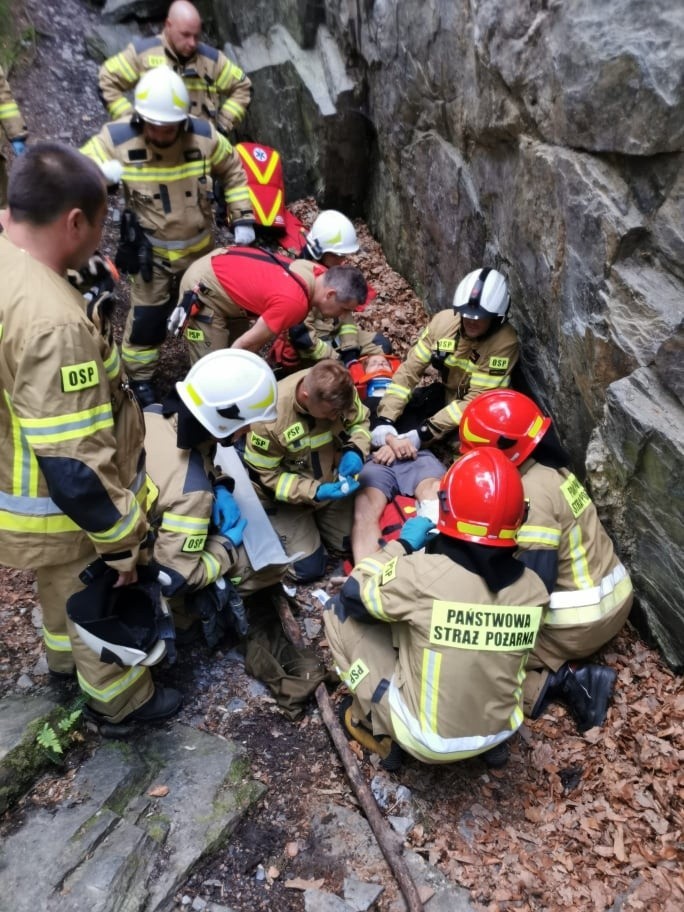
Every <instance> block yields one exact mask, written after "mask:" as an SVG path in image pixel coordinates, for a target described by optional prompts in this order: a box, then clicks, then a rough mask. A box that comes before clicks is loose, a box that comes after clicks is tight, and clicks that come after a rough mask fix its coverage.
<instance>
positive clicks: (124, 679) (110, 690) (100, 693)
mask: <svg viewBox="0 0 684 912" xmlns="http://www.w3.org/2000/svg"><path fill="white" fill-rule="evenodd" d="M146 672H147V669H146V668H145V667H141V666H139V665H136V666H134V667H133V668H130V669H129V670H128V671H127V672H125V673H124V674H122V675H120V676H119V677H118V678H117V679H116V680H115V681H112V683H111V684H110V685H109V686H108V687H102V688H99V687H93V685H92V684H89V683H88V682H87V681H86V679H85V678H84V677H83V675H82V674H81V673H80V671H77V673H76V674H77V677H78V686H79V687H80V688H81V690H82V691H83V692H84V693H86V694H88V696H89V697H93V699H95V700H99V701H100V702H101V703H111V701H112V700H114V699H116V697H118V696H120V695H121V694H122V693H123V692H124V691H126V690H128V688H129V687H132V686H133V685H134V684H135V683H136V682H137V681H139V680H140V678H141V677H142V676H143V675H144V674H145V673H146Z"/></svg>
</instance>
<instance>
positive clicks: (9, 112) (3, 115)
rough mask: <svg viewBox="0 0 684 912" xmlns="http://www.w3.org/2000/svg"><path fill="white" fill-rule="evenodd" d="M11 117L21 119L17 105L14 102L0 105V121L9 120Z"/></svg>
mask: <svg viewBox="0 0 684 912" xmlns="http://www.w3.org/2000/svg"><path fill="white" fill-rule="evenodd" d="M12 117H21V114H20V113H19V105H18V104H17V103H16V101H7V102H5V104H0V120H10V119H11V118H12Z"/></svg>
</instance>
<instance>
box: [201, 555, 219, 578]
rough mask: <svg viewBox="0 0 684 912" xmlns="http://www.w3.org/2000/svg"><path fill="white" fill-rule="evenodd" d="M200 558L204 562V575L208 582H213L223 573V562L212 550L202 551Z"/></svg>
mask: <svg viewBox="0 0 684 912" xmlns="http://www.w3.org/2000/svg"><path fill="white" fill-rule="evenodd" d="M200 560H201V561H202V563H203V564H204V575H205V576H206V578H207V582H209V583H213V582H214V580H217V579H218V578H219V576H220V575H221V564H220V563H219V562H218V561H217V560H216V558H215V557H214V555H213V554H212V553H211V552H210V551H202V553H201V554H200Z"/></svg>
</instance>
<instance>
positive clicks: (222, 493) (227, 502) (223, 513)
mask: <svg viewBox="0 0 684 912" xmlns="http://www.w3.org/2000/svg"><path fill="white" fill-rule="evenodd" d="M211 521H212V522H213V524H214V525H215V526H216V528H217V529H218V531H219V532H220V533H221V535H225V536H226V538H230V535H229V533H230V532H231V531H232V530H233V529H234V528H235V526H236V525H237V524H238V523H239V522H240V508H239V507H238V505H237V504H236V502H235V498H234V497H233V495H232V494H231V493H230V491H229V490H228V488H226V487H224V486H223V485H216V487H215V488H214V505H213V506H212V508H211ZM231 541H232V539H231Z"/></svg>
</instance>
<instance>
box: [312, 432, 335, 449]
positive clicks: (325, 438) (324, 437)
mask: <svg viewBox="0 0 684 912" xmlns="http://www.w3.org/2000/svg"><path fill="white" fill-rule="evenodd" d="M305 439H306V438H305ZM332 440H333V435H332V433H331V432H330V431H324V432H323V433H322V434H314V435H313V437H309V445H310V446H311V449H312V450H320V448H321V447H324V446H326V444H328V443H332Z"/></svg>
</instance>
